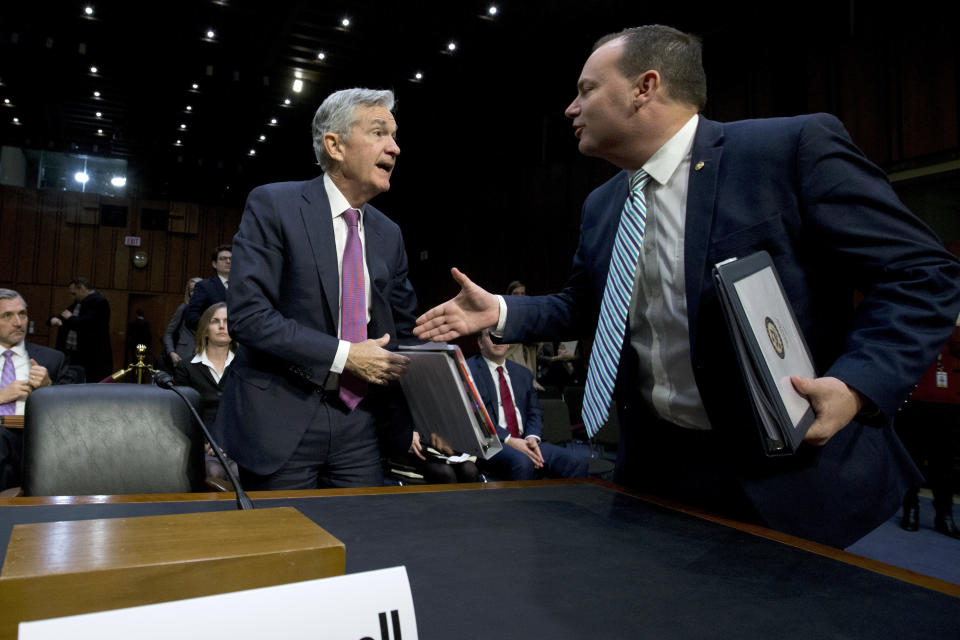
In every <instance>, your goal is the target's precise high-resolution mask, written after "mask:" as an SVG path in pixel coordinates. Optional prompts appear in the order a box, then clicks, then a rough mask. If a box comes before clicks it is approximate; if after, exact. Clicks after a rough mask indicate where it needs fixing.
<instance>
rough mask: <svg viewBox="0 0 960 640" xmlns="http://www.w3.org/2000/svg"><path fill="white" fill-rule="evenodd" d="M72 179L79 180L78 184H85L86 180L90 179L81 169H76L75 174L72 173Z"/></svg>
mask: <svg viewBox="0 0 960 640" xmlns="http://www.w3.org/2000/svg"><path fill="white" fill-rule="evenodd" d="M73 179H74V180H76V181H77V182H79V183H80V184H87V182H89V180H90V176H88V175H87V174H86V173H84V172H83V171H77V172H76V173H75V174H73Z"/></svg>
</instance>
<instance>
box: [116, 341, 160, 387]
mask: <svg viewBox="0 0 960 640" xmlns="http://www.w3.org/2000/svg"><path fill="white" fill-rule="evenodd" d="M146 357H147V346H146V345H144V344H138V345H137V361H136V362H135V363H133V364H131V365H129V366H128V367H127V368H126V369H120V371H117V372H116V373H114V374H113V375H111V376H110V378H111V380H113V381H114V382H120V379H121V378H123V377H125V376H126V375H127V374H128V373H130V372H131V371H136V372H137V384H143V375H144V373H149V374H150V376H151V377H152V376H153V374H155V373H156V372H157V370H156V369H155V368H153V366H152V365H149V364H147V363H146V362H144V361H143V359H144V358H146Z"/></svg>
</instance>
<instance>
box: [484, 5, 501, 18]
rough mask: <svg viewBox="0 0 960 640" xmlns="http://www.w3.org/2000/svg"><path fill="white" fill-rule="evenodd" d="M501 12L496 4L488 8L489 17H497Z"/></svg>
mask: <svg viewBox="0 0 960 640" xmlns="http://www.w3.org/2000/svg"><path fill="white" fill-rule="evenodd" d="M499 11H500V10H499V9H498V8H497V5H495V4H492V5H490V6H489V7H487V15H488V16H495V15H497V13H499Z"/></svg>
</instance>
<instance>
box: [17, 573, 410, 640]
mask: <svg viewBox="0 0 960 640" xmlns="http://www.w3.org/2000/svg"><path fill="white" fill-rule="evenodd" d="M19 637H20V639H21V640H53V639H54V638H56V639H58V640H59V639H60V638H74V639H80V638H90V639H91V640H92V639H94V638H96V639H97V640H108V639H110V638H138V639H144V638H146V639H151V638H157V639H160V638H164V639H166V638H174V637H191V638H201V637H210V638H213V637H221V638H230V639H231V640H238V639H245V638H250V639H251V640H253V639H257V640H260V639H262V638H274V637H282V638H284V640H300V639H304V640H306V639H307V638H310V639H311V640H315V639H316V638H325V639H328V640H416V638H417V620H416V616H415V615H414V611H413V597H412V595H411V593H410V581H409V579H408V578H407V570H406V568H405V567H393V568H391V569H381V570H379V571H368V572H366V573H353V574H349V575H344V576H337V577H334V578H324V579H322V580H308V581H306V582H295V583H292V584H284V585H279V586H275V587H266V588H263V589H250V590H248V591H236V592H234V593H222V594H219V595H215V596H206V597H203V598H191V599H189V600H177V601H174V602H164V603H160V604H152V605H147V606H143V607H131V608H129V609H117V610H115V611H102V612H99V613H88V614H84V615H80V616H69V617H65V618H53V619H50V620H38V621H34V622H22V623H20V633H19Z"/></svg>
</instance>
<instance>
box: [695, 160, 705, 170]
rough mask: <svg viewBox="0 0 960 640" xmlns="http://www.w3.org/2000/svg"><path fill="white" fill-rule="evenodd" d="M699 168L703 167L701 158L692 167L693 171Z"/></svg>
mask: <svg viewBox="0 0 960 640" xmlns="http://www.w3.org/2000/svg"><path fill="white" fill-rule="evenodd" d="M700 169H703V160H701V161H700V162H698V163H697V164H696V166H695V167H694V168H693V170H694V171H700Z"/></svg>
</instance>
